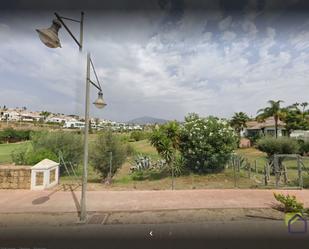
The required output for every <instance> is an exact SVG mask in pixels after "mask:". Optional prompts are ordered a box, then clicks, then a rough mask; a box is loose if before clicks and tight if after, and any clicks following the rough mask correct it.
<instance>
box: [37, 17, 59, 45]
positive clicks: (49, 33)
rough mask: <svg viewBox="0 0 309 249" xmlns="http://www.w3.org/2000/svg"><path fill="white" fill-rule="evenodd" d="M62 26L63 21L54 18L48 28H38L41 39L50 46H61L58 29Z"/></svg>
mask: <svg viewBox="0 0 309 249" xmlns="http://www.w3.org/2000/svg"><path fill="white" fill-rule="evenodd" d="M60 28H61V23H60V22H59V21H58V20H57V19H54V20H53V23H52V25H51V26H50V27H49V28H47V29H36V31H37V32H38V34H39V37H40V40H41V41H42V42H43V43H44V44H45V45H46V46H47V47H49V48H58V47H59V48H61V44H60V40H59V37H58V31H59V29H60Z"/></svg>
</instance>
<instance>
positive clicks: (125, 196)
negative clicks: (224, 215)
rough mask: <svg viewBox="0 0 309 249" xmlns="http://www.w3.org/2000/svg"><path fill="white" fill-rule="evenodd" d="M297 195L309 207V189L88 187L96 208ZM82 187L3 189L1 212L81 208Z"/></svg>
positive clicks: (267, 201)
mask: <svg viewBox="0 0 309 249" xmlns="http://www.w3.org/2000/svg"><path fill="white" fill-rule="evenodd" d="M274 192H276V193H278V192H281V193H284V194H291V195H296V197H297V198H298V200H299V201H301V202H303V203H304V204H305V206H306V207H309V190H249V189H246V190H240V189H207V190H174V191H171V190H163V191H88V192H87V210H88V211H93V212H116V211H152V210H176V209H212V208H271V206H272V205H273V204H274V203H276V201H275V199H274V197H273V193H274ZM79 200H80V192H79V191H76V192H75V191H58V192H55V191H54V192H53V191H30V190H0V213H27V212H31V213H64V212H76V211H77V210H79Z"/></svg>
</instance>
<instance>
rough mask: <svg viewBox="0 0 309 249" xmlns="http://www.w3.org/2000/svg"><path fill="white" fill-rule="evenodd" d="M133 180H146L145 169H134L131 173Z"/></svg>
mask: <svg viewBox="0 0 309 249" xmlns="http://www.w3.org/2000/svg"><path fill="white" fill-rule="evenodd" d="M131 177H132V180H134V181H143V180H145V179H146V178H145V176H144V171H134V172H133V173H132V174H131Z"/></svg>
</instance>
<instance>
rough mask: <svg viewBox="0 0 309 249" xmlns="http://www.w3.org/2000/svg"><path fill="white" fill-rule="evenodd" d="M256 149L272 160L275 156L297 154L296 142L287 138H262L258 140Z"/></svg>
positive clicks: (297, 145) (297, 146)
mask: <svg viewBox="0 0 309 249" xmlns="http://www.w3.org/2000/svg"><path fill="white" fill-rule="evenodd" d="M257 148H258V149H259V150H260V151H263V152H265V153H266V154H267V156H268V158H272V157H273V155H275V154H295V153H298V152H299V144H298V142H297V140H295V139H292V138H288V137H279V138H275V137H264V138H261V139H260V140H258V142H257Z"/></svg>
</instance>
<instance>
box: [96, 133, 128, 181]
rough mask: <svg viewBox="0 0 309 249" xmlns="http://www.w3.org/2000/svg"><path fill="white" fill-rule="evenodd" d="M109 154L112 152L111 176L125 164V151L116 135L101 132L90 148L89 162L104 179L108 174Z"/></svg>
mask: <svg viewBox="0 0 309 249" xmlns="http://www.w3.org/2000/svg"><path fill="white" fill-rule="evenodd" d="M110 152H112V172H111V173H112V176H113V175H114V174H115V173H116V172H117V170H118V169H119V168H120V167H121V166H122V164H123V163H124V162H125V159H126V156H127V151H126V146H125V144H123V143H122V142H121V141H120V139H119V137H118V136H117V135H114V134H113V133H112V132H111V131H107V132H103V133H100V134H99V135H98V137H97V138H96V140H95V142H94V143H93V144H92V146H91V151H90V162H91V163H92V165H93V167H94V168H95V169H96V170H97V171H98V172H100V174H101V176H102V177H103V179H104V178H106V177H107V176H108V174H109V167H110Z"/></svg>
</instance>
